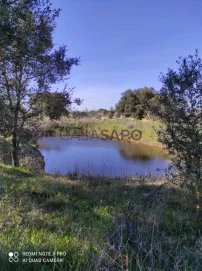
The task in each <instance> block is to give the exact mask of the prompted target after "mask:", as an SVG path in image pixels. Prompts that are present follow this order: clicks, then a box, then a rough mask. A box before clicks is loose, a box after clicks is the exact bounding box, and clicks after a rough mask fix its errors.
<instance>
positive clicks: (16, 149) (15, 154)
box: [12, 133, 20, 167]
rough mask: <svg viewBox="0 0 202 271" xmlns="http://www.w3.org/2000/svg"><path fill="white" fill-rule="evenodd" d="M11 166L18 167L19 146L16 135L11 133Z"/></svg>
mask: <svg viewBox="0 0 202 271" xmlns="http://www.w3.org/2000/svg"><path fill="white" fill-rule="evenodd" d="M12 166H14V167H19V166H20V163H19V144H18V140H17V135H16V133H13V138H12Z"/></svg>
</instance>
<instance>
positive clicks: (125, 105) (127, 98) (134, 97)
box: [116, 87, 156, 119]
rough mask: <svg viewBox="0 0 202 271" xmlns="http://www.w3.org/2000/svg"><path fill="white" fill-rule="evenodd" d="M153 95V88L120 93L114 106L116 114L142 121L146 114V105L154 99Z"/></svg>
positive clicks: (154, 93)
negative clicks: (119, 97) (118, 99)
mask: <svg viewBox="0 0 202 271" xmlns="http://www.w3.org/2000/svg"><path fill="white" fill-rule="evenodd" d="M155 95H156V92H155V90H154V88H147V87H145V88H140V89H134V90H131V89H129V90H127V91H125V92H123V93H122V97H121V99H120V101H119V102H118V104H117V105H116V111H117V113H118V114H123V115H125V116H133V117H135V118H138V119H142V118H143V116H144V115H146V114H147V113H148V103H149V102H150V101H151V100H152V99H154V97H155Z"/></svg>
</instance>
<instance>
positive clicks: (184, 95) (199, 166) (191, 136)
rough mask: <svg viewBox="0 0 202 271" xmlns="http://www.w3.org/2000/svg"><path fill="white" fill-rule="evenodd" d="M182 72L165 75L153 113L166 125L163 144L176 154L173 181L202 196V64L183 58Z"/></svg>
mask: <svg viewBox="0 0 202 271" xmlns="http://www.w3.org/2000/svg"><path fill="white" fill-rule="evenodd" d="M177 64H178V66H179V67H178V70H177V71H174V70H173V69H168V72H167V74H166V75H161V78H160V80H161V82H162V83H163V87H162V89H161V91H160V94H159V96H158V103H157V106H155V107H154V105H153V112H155V113H156V114H157V116H158V117H159V118H160V119H161V120H162V122H163V123H164V129H162V130H161V131H160V132H159V137H160V140H161V142H162V143H163V144H165V145H166V147H167V149H168V150H169V152H170V153H171V154H172V156H171V159H172V168H173V173H172V177H173V179H172V180H175V183H177V184H178V185H180V186H182V187H186V188H188V189H189V190H190V191H192V192H193V193H194V195H197V197H198V198H199V196H200V195H201V192H202V62H201V59H200V58H199V56H198V51H196V54H195V55H194V56H192V55H190V56H188V57H185V58H179V60H178V61H177Z"/></svg>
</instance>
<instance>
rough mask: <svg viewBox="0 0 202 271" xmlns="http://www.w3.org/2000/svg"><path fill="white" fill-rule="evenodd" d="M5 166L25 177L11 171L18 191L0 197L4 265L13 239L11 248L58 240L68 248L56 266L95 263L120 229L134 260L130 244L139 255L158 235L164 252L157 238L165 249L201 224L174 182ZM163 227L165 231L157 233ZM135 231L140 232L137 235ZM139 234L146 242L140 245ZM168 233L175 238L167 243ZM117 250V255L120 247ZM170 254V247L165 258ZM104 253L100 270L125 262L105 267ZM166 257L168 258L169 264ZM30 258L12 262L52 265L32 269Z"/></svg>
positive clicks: (48, 245)
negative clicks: (18, 179) (33, 171)
mask: <svg viewBox="0 0 202 271" xmlns="http://www.w3.org/2000/svg"><path fill="white" fill-rule="evenodd" d="M4 173H7V174H8V176H9V178H10V175H12V176H17V177H22V180H21V183H20V185H19V183H15V180H12V178H10V179H9V182H11V181H13V186H12V190H13V189H14V190H15V194H12V193H10V194H9V191H7V192H6V193H7V197H8V199H7V201H5V200H3V199H2V200H3V201H2V206H4V208H5V210H6V212H4V213H3V214H1V221H3V227H2V228H0V232H1V234H2V240H1V250H2V251H1V257H2V261H3V262H4V265H5V268H7V269H4V270H12V267H11V266H10V264H9V262H8V259H7V256H6V255H7V252H8V251H9V248H11V247H15V249H16V251H27V250H28V249H30V250H32V251H44V250H47V251H49V250H51V251H53V249H54V246H57V249H58V250H61V251H63V250H64V251H67V255H66V257H65V261H64V263H63V264H61V265H57V266H58V267H57V268H58V269H57V268H56V269H55V270H72V271H74V270H83V271H84V270H96V264H97V262H98V259H100V258H99V257H101V256H100V255H101V254H102V253H101V252H102V251H103V249H105V248H104V246H105V245H104V244H106V243H107V242H108V245H109V246H110V247H114V248H115V250H116V252H117V250H118V249H119V248H120V244H121V243H120V242H121V241H120V240H122V239H121V238H122V237H124V238H126V241H124V242H125V245H124V249H125V247H126V246H127V248H128V251H129V253H130V255H131V257H132V258H131V262H132V264H133V265H134V266H135V265H137V263H136V261H135V257H136V256H137V255H135V254H134V251H136V250H137V251H139V255H141V257H142V259H143V260H144V259H145V257H146V258H147V254H148V255H149V251H150V248H151V245H152V242H153V243H154V244H155V238H157V240H158V244H156V246H157V245H158V249H156V252H155V254H154V258H155V257H157V254H158V253H161V252H162V251H160V247H161V245H162V247H163V246H165V248H166V253H167V254H168V253H169V249H170V250H172V249H174V248H176V246H179V244H178V241H179V239H182V240H183V242H182V247H184V246H187V248H188V247H190V246H193V245H194V242H195V241H196V239H197V238H198V228H199V227H200V226H201V225H200V224H199V223H198V222H197V221H196V220H195V213H193V212H192V211H191V208H189V206H188V204H184V202H183V201H181V199H182V194H181V192H180V191H178V190H177V189H174V188H173V187H170V186H164V185H162V186H160V185H159V184H155V182H151V183H147V182H145V183H144V182H143V181H141V182H139V181H138V180H130V179H107V178H99V177H90V176H87V177H85V176H83V177H81V178H80V179H75V178H74V179H72V180H71V179H68V178H65V177H59V176H58V177H56V176H55V177H54V176H50V175H45V176H40V177H38V176H36V175H32V174H31V173H28V172H22V171H21V170H18V169H12V168H8V169H7V171H6V172H5V171H4ZM24 173H25V175H24ZM21 174H22V175H21ZM27 174H28V175H27ZM8 176H7V177H8ZM32 176H33V178H32ZM27 177H29V178H27ZM9 223H10V224H9ZM154 223H157V224H154ZM131 225H133V227H132V230H131ZM134 225H136V226H135V227H134ZM156 225H158V226H156ZM154 226H155V227H157V231H156V232H155V234H154V235H153V237H155V236H156V237H155V238H154V239H152V238H153V237H152V238H151V236H152V229H153V228H155V227H154ZM9 228H12V229H13V231H12V235H11V236H10V237H9V241H6V239H7V234H8V232H9ZM117 229H118V230H117ZM120 229H122V230H121V231H120ZM123 229H124V230H123ZM137 229H138V232H137ZM6 230H7V231H6ZM147 231H148V232H147ZM158 232H159V235H158ZM114 233H115V234H114ZM128 233H129V235H128ZM164 235H165V238H163V237H162V236H164ZM112 236H113V238H111V237H112ZM135 236H136V237H137V236H138V238H139V239H138V240H137V239H135V238H136V237H135ZM141 236H142V242H143V243H145V248H144V249H143V251H141ZM129 237H130V243H129ZM171 237H172V238H173V240H172V242H171V243H169V241H168V240H169V238H171ZM185 237H186V238H185ZM131 238H132V239H131ZM166 238H167V239H166ZM17 239H19V241H18V242H17V241H16V240H17ZM184 239H185V240H184ZM122 241H123V240H122ZM137 242H139V243H137ZM161 243H162V244H161ZM175 243H176V246H175ZM78 244H79V245H78ZM173 244H174V245H173ZM30 247H31V248H30ZM70 248H71V249H70ZM180 248H181V247H180ZM131 251H132V252H131ZM145 251H146V252H145ZM119 252H120V251H119ZM100 253H101V254H100ZM120 253H121V255H122V254H123V253H125V250H123V251H122V250H121V252H120ZM166 253H164V254H166ZM89 255H90V258H91V259H90V260H89ZM109 255H114V252H112V253H111V252H109ZM173 255H174V254H171V259H170V260H169V261H170V262H171V260H172V257H174V256H173ZM190 255H191V254H190ZM190 255H189V256H190ZM105 256H106V255H105ZM122 256H123V255H122ZM164 257H165V255H164ZM190 257H191V256H190ZM185 258H186V256H185ZM151 260H152V259H151ZM106 261H108V260H106V258H103V259H100V265H101V267H102V268H105V267H106V266H108V269H106V268H105V269H104V270H116V271H117V270H122V269H120V268H118V267H117V266H115V267H113V268H112V266H111V268H110V263H109V262H107V263H106ZM164 261H166V259H165V258H163V259H162V260H161V262H160V265H159V266H160V267H159V268H158V267H157V268H156V269H155V270H166V269H162V266H163V263H164ZM118 262H119V260H118ZM145 262H147V264H148V265H147V266H146V265H145V268H146V269H147V268H148V267H149V265H150V262H149V261H147V260H145ZM156 264H157V263H156ZM168 264H169V263H166V266H167V267H168ZM87 265H88V267H87ZM30 266H31V265H29V264H28V265H23V264H22V263H20V262H19V263H18V264H17V265H16V268H18V269H16V270H37V271H38V270H52V268H53V265H47V264H41V265H36V264H35V265H34V267H33V269H32V267H30ZM89 266H91V267H90V269H89ZM70 267H71V268H70ZM146 269H145V270H146ZM0 270H1V269H0ZM2 270H3V269H2ZM123 270H124V269H123ZM130 270H133V269H130ZM135 270H136V269H135ZM137 270H139V269H137ZM167 270H168V269H167ZM172 270H174V269H172ZM176 270H180V269H176ZM194 270H199V269H194Z"/></svg>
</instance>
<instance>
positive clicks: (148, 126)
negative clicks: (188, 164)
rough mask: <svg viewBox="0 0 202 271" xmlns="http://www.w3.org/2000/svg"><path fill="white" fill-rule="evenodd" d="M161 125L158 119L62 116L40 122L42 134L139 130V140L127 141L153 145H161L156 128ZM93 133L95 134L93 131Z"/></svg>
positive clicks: (109, 133)
mask: <svg viewBox="0 0 202 271" xmlns="http://www.w3.org/2000/svg"><path fill="white" fill-rule="evenodd" d="M160 127H161V123H160V121H157V120H152V119H150V120H147V119H145V120H137V119H85V118H84V119H80V120H78V119H77V120H75V119H69V118H65V117H63V118H62V119H61V120H59V121H50V120H49V119H48V118H46V119H44V121H43V122H42V124H41V130H42V132H43V134H44V135H59V134H60V131H61V130H63V131H69V133H70V134H71V132H73V131H78V132H79V131H86V130H88V131H96V133H97V135H100V133H101V131H102V130H107V131H108V132H107V134H108V135H111V134H112V131H113V130H116V131H117V133H118V134H120V133H121V130H129V131H130V132H132V131H133V130H135V129H136V130H140V131H141V133H142V137H141V139H140V140H137V141H136V140H130V139H128V138H127V137H126V138H125V139H126V140H127V141H131V142H133V143H137V142H139V143H143V144H149V145H155V146H161V144H160V143H159V142H158V140H157V132H156V131H157V130H159V129H160ZM94 135H96V134H95V133H94Z"/></svg>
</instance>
